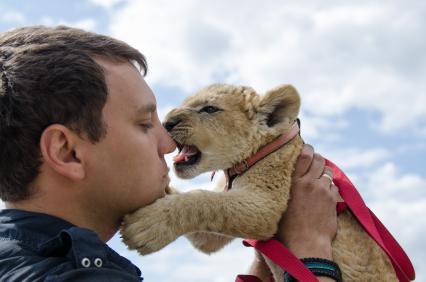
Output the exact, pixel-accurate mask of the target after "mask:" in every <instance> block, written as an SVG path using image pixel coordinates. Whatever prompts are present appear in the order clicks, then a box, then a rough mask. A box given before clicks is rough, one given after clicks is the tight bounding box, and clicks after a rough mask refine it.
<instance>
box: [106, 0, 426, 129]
mask: <svg viewBox="0 0 426 282" xmlns="http://www.w3.org/2000/svg"><path fill="white" fill-rule="evenodd" d="M321 3H322V4H318V3H317V2H315V1H299V2H297V3H296V2H292V3H286V4H283V2H281V1H268V4H267V5H263V6H262V8H261V9H260V8H259V5H258V3H257V2H256V1H232V2H229V1H224V0H222V1H214V2H198V1H194V0H184V1H179V3H178V2H170V1H164V0H163V1H160V0H159V1H129V2H128V4H127V5H124V6H123V7H122V8H119V9H117V10H115V11H113V13H112V21H111V25H110V31H111V33H112V35H113V36H116V37H119V38H122V39H124V40H125V41H127V42H129V43H131V44H132V45H134V46H136V47H137V48H139V49H140V50H141V51H142V52H143V53H145V54H146V55H147V57H148V61H149V63H150V70H151V71H150V75H149V76H148V80H150V81H151V82H152V83H158V84H162V85H170V86H174V87H179V88H181V89H183V90H184V91H187V92H191V91H193V90H194V89H197V88H199V87H201V86H204V85H205V84H208V83H212V82H216V81H222V82H231V83H238V84H246V85H251V86H254V87H255V88H257V89H259V90H260V91H265V90H267V89H268V88H271V87H273V86H275V85H277V84H280V83H288V82H290V83H293V84H294V85H295V86H297V87H298V88H299V90H300V92H301V94H302V97H303V98H304V104H303V109H304V110H306V111H309V112H311V113H313V114H315V115H316V116H322V117H326V118H334V119H335V118H336V117H341V116H340V115H341V114H342V113H345V112H346V111H348V110H350V109H352V108H361V109H364V110H368V111H373V112H378V113H380V121H379V123H378V129H380V130H381V131H383V132H386V133H389V132H393V131H394V130H397V129H402V128H406V127H407V126H408V127H411V128H412V129H417V130H418V131H419V132H420V133H419V134H421V132H425V125H424V122H425V118H424V117H425V116H426V115H425V114H426V95H425V94H426V93H425V92H426V82H425V80H424V73H425V70H426V62H425V61H426V60H425V59H424V58H423V57H424V56H423V55H422V50H424V47H426V40H425V39H423V37H421V36H420V37H419V34H423V33H424V31H425V30H424V26H426V23H425V21H426V20H425V17H424V16H423V11H424V4H423V3H417V5H407V4H406V2H405V1H392V2H387V3H380V4H378V3H371V2H365V1H363V2H357V3H355V4H353V3H352V4H348V3H346V2H345V3H341V2H338V3H337V2H335V1H326V2H321ZM422 123H423V124H422Z"/></svg>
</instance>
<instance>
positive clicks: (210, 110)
mask: <svg viewBox="0 0 426 282" xmlns="http://www.w3.org/2000/svg"><path fill="white" fill-rule="evenodd" d="M218 111H220V109H219V108H216V107H213V106H205V107H203V108H202V109H201V110H199V111H198V112H199V113H202V112H204V113H208V114H212V113H215V112H218Z"/></svg>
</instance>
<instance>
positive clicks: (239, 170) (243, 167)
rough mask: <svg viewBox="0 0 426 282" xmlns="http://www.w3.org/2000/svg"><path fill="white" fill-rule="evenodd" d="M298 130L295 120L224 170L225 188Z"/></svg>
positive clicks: (279, 146)
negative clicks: (285, 129) (284, 131)
mask: <svg viewBox="0 0 426 282" xmlns="http://www.w3.org/2000/svg"><path fill="white" fill-rule="evenodd" d="M299 131H300V128H299V124H298V122H295V123H294V124H293V125H292V127H291V128H290V130H289V131H287V132H286V133H284V134H283V135H281V136H280V137H278V138H277V139H275V140H274V141H272V142H271V143H269V144H267V145H265V146H264V147H262V148H261V149H260V150H259V151H258V152H257V153H256V154H254V155H252V156H251V157H248V158H247V159H245V160H244V161H242V162H241V163H239V164H236V165H234V166H232V167H231V168H228V169H226V170H225V171H224V173H225V176H226V187H225V190H229V189H231V187H232V181H233V180H234V179H235V177H237V176H238V175H240V174H243V173H244V172H246V171H247V170H248V169H249V168H250V167H252V166H253V165H254V164H256V163H257V162H258V161H260V160H261V159H263V158H265V157H266V156H268V155H269V154H271V153H273V152H275V151H276V150H278V149H279V148H281V147H282V146H283V145H285V144H287V143H288V142H290V141H291V140H292V139H293V138H294V137H295V136H296V135H297V134H298V133H299ZM213 176H214V172H213V174H212V179H213Z"/></svg>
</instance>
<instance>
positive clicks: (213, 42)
mask: <svg viewBox="0 0 426 282" xmlns="http://www.w3.org/2000/svg"><path fill="white" fill-rule="evenodd" d="M35 3H37V4H35ZM0 11H1V12H0V32H1V31H6V30H9V29H11V28H15V27H19V26H24V25H35V24H37V25H40V24H43V25H49V26H54V25H58V24H65V25H69V26H74V27H79V28H83V29H86V30H90V31H94V32H98V33H103V34H107V35H110V36H113V37H116V38H119V39H121V40H124V41H126V42H128V43H129V44H131V45H132V46H134V47H136V48H137V49H139V50H140V51H141V52H142V53H143V54H144V55H145V56H146V57H147V60H148V65H149V72H148V76H147V77H146V80H147V82H148V84H149V85H150V86H151V88H152V89H153V90H154V92H155V94H156V97H157V101H158V105H159V113H160V117H164V115H165V114H166V113H167V112H168V111H169V110H170V109H172V108H173V107H176V106H178V105H179V104H180V103H181V101H182V100H183V99H184V98H185V97H187V96H188V95H190V94H192V93H194V92H195V91H196V90H197V89H199V88H201V87H203V86H206V85H208V84H211V83H217V82H222V83H232V84H238V85H246V86H251V87H253V88H255V89H256V90H257V91H258V92H259V93H265V92H266V91H267V90H268V89H271V88H273V87H275V86H277V85H279V84H283V83H285V84H292V85H294V86H295V87H296V88H297V89H298V91H299V93H300V95H301V97H302V109H301V115H300V118H301V122H302V136H303V138H304V140H305V141H306V142H307V143H310V144H312V145H313V146H314V147H315V150H316V151H317V152H319V153H321V154H322V155H324V156H325V157H327V158H329V159H331V160H333V161H334V162H335V163H337V164H338V165H339V166H340V167H341V168H343V169H344V171H345V172H346V173H347V174H348V175H349V177H350V178H351V180H352V181H353V182H354V184H355V185H356V186H357V188H358V190H359V191H360V193H361V194H362V196H363V197H364V200H365V201H366V203H367V205H368V206H369V207H370V209H372V210H373V211H374V212H375V213H376V215H378V217H379V218H380V219H381V220H382V221H383V223H384V224H385V225H386V226H387V227H388V229H389V230H390V231H391V232H392V234H394V236H395V238H396V239H397V240H398V241H399V242H400V244H401V245H402V246H403V248H404V249H405V250H406V252H407V254H408V255H409V256H410V258H411V259H412V261H413V264H414V267H415V269H416V272H417V281H426V266H425V265H424V261H426V253H425V251H424V250H426V241H425V240H424V239H423V238H424V237H425V234H426V219H425V217H424V216H423V215H424V212H425V209H426V161H425V159H426V142H425V141H426V79H425V76H426V54H425V51H424V50H426V39H425V38H426V36H424V35H425V34H426V2H425V1H420V0H417V1H414V0H398V1H388V0H384V1H366V0H358V1H338V0H324V1H314V0H299V1H280V0H266V1H254V0H244V1H243V0H234V1H225V0H216V1H196V0H180V1H171V0H168V1H167V0H141V1H136V0H128V1H124V0H75V1H64V0H60V1H59V0H58V1H48V0H39V1H37V2H36V1H29V0H28V1H23V0H0ZM171 157H172V156H168V157H167V160H168V163H169V164H171ZM216 179H217V177H216ZM214 184H215V183H214V182H213V183H211V182H210V181H209V176H208V175H202V176H200V177H198V178H196V179H193V180H190V181H188V180H185V181H184V180H180V179H177V178H176V177H175V176H174V175H173V174H172V185H173V186H175V187H177V188H178V189H181V190H183V191H188V190H191V189H198V188H203V189H211V188H212V187H213V186H214ZM1 206H2V203H0V208H1ZM109 245H110V246H111V247H112V248H114V249H115V250H116V251H117V252H119V253H120V254H122V255H124V256H126V257H127V258H129V259H130V260H131V261H132V262H134V263H135V264H136V265H138V266H139V267H140V268H141V269H142V272H143V274H144V277H145V279H146V280H145V281H177V282H181V281H182V282H183V281H186V282H198V281H200V282H201V281H208V282H225V281H233V279H234V277H235V275H236V274H237V273H244V272H245V271H246V270H247V268H248V265H249V263H250V262H251V260H252V250H249V249H247V248H245V247H243V246H242V245H241V240H235V241H234V242H233V243H232V244H230V245H229V246H227V247H226V248H225V249H224V250H222V251H220V252H219V253H217V254H213V255H211V256H207V255H204V254H202V253H199V252H198V251H196V250H195V249H193V248H192V247H191V246H190V244H189V243H188V241H187V240H186V239H185V238H180V239H178V240H177V241H176V242H174V243H172V244H171V245H169V246H167V247H166V248H165V249H163V250H161V251H159V252H158V253H155V254H152V255H149V256H146V257H142V256H139V255H138V254H137V253H136V252H134V251H128V250H127V249H126V247H125V246H124V245H123V244H122V243H121V241H120V238H119V237H118V236H115V237H114V238H113V239H112V240H111V241H110V242H109Z"/></svg>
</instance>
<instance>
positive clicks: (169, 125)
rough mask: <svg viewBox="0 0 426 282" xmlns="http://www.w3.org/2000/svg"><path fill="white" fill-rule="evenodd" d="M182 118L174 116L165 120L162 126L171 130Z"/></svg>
mask: <svg viewBox="0 0 426 282" xmlns="http://www.w3.org/2000/svg"><path fill="white" fill-rule="evenodd" d="M181 121H182V119H180V118H178V117H175V118H171V119H169V120H168V121H166V122H165V123H164V124H163V126H164V127H165V128H166V130H167V131H171V130H172V129H173V128H174V127H175V126H176V125H178V124H179V123H180V122H181Z"/></svg>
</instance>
